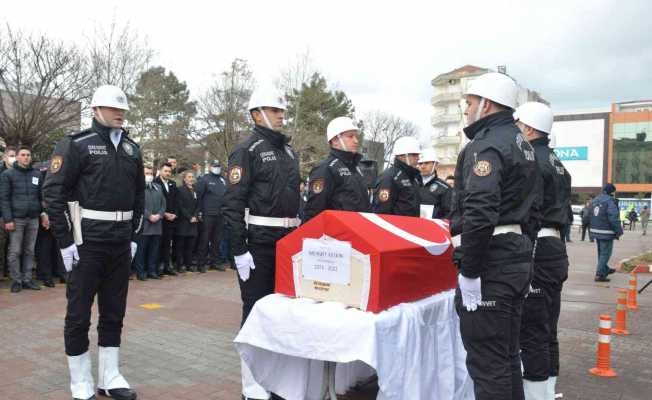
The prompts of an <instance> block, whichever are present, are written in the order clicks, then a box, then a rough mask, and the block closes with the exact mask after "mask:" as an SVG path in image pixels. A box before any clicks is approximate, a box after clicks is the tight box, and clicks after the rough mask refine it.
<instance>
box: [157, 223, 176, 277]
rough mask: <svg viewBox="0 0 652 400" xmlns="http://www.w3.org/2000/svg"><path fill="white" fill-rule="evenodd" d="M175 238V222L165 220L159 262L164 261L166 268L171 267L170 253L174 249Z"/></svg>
mask: <svg viewBox="0 0 652 400" xmlns="http://www.w3.org/2000/svg"><path fill="white" fill-rule="evenodd" d="M173 238H174V223H173V222H170V221H163V231H162V232H161V251H160V255H159V262H161V263H163V267H164V268H165V269H167V268H169V267H170V254H171V251H172V239H173Z"/></svg>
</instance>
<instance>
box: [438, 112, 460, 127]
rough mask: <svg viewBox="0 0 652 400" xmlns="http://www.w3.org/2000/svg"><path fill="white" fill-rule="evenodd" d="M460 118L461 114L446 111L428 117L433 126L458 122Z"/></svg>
mask: <svg viewBox="0 0 652 400" xmlns="http://www.w3.org/2000/svg"><path fill="white" fill-rule="evenodd" d="M461 120H462V115H461V114H448V113H440V114H435V115H433V116H432V118H430V122H431V123H432V125H433V126H437V125H443V124H450V123H455V122H460V121H461Z"/></svg>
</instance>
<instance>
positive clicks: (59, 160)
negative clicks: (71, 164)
mask: <svg viewBox="0 0 652 400" xmlns="http://www.w3.org/2000/svg"><path fill="white" fill-rule="evenodd" d="M62 165H63V157H61V156H54V157H52V161H50V172H51V173H53V174H56V173H57V172H59V170H60V169H61V166H62Z"/></svg>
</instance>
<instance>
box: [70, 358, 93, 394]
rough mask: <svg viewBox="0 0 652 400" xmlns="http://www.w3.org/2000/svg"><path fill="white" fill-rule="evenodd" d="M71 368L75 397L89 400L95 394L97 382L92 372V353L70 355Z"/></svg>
mask: <svg viewBox="0 0 652 400" xmlns="http://www.w3.org/2000/svg"><path fill="white" fill-rule="evenodd" d="M68 369H69V370H70V392H71V393H72V397H73V398H74V399H81V400H87V399H90V398H91V397H93V395H95V384H94V383H93V374H91V353H89V352H88V350H87V351H86V353H84V354H81V355H78V356H68Z"/></svg>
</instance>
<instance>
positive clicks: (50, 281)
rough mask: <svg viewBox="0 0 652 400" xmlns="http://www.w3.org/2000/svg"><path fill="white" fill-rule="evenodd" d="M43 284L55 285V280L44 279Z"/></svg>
mask: <svg viewBox="0 0 652 400" xmlns="http://www.w3.org/2000/svg"><path fill="white" fill-rule="evenodd" d="M43 286H47V287H54V286H55V284H54V281H53V280H52V279H46V280H44V281H43Z"/></svg>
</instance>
